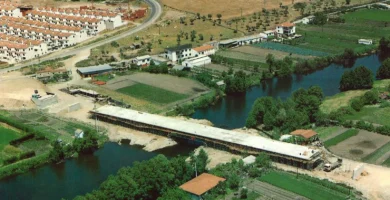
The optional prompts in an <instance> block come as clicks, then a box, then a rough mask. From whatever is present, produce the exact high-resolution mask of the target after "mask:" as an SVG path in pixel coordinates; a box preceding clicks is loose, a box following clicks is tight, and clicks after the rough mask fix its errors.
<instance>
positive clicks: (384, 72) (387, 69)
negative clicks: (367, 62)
mask: <svg viewBox="0 0 390 200" xmlns="http://www.w3.org/2000/svg"><path fill="white" fill-rule="evenodd" d="M376 78H378V79H388V78H390V58H387V59H386V60H385V61H383V63H382V65H381V66H380V67H379V69H378V71H377V72H376Z"/></svg>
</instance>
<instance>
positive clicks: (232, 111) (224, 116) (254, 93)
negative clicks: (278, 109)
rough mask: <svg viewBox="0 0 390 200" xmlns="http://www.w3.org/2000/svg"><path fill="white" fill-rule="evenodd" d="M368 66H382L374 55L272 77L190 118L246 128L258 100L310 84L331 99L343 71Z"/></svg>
mask: <svg viewBox="0 0 390 200" xmlns="http://www.w3.org/2000/svg"><path fill="white" fill-rule="evenodd" d="M362 65H363V66H366V67H368V68H369V69H370V70H371V71H372V72H373V73H374V75H375V74H376V71H377V70H378V68H379V66H380V65H381V60H380V59H379V56H377V55H370V56H366V57H362V58H358V59H357V60H356V62H355V64H354V65H353V67H352V68H345V67H343V66H342V65H336V64H331V65H330V66H329V67H327V68H325V69H322V70H319V71H316V72H314V73H311V74H308V75H292V76H291V77H289V78H273V79H270V80H267V81H266V83H265V84H264V85H263V86H254V87H251V88H249V89H248V90H247V91H246V93H245V94H243V95H241V96H227V97H225V98H223V99H222V100H221V101H219V102H217V103H216V104H215V105H213V106H211V107H207V108H203V109H198V110H196V112H195V113H194V114H193V115H192V118H195V119H207V120H209V121H211V122H212V123H213V124H214V126H217V127H221V128H226V129H235V128H241V127H244V126H245V120H246V118H247V116H248V113H249V112H250V110H251V108H252V105H253V103H254V102H255V100H256V99H257V98H259V97H265V96H272V97H276V98H281V99H286V98H287V97H289V96H290V95H291V93H292V92H294V91H295V90H297V89H299V88H305V89H307V88H309V87H310V86H312V85H317V86H320V87H321V88H322V90H323V92H324V95H325V96H333V95H335V94H337V93H339V92H340V90H339V83H340V79H341V76H342V74H343V73H344V71H346V70H351V69H354V68H356V67H358V66H362Z"/></svg>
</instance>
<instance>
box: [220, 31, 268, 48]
mask: <svg viewBox="0 0 390 200" xmlns="http://www.w3.org/2000/svg"><path fill="white" fill-rule="evenodd" d="M258 42H261V35H260V34H256V35H250V36H245V37H240V38H233V39H229V40H222V41H221V42H219V47H223V48H232V47H236V46H243V45H249V44H253V43H258Z"/></svg>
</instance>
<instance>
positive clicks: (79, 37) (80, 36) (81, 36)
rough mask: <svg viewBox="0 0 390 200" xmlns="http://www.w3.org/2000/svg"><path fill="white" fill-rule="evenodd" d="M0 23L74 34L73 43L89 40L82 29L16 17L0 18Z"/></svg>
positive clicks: (85, 31) (86, 33) (86, 32)
mask: <svg viewBox="0 0 390 200" xmlns="http://www.w3.org/2000/svg"><path fill="white" fill-rule="evenodd" d="M0 21H7V22H14V23H16V24H24V25H28V26H31V27H36V28H43V29H46V30H51V31H58V32H64V33H71V34H74V37H73V38H74V39H73V40H74V42H75V43H80V42H82V41H84V40H86V39H88V38H90V37H89V36H88V31H87V30H86V29H84V28H82V27H75V26H65V25H60V24H50V23H47V22H40V21H34V20H28V19H23V18H16V17H0Z"/></svg>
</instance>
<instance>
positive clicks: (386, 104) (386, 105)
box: [379, 101, 390, 108]
mask: <svg viewBox="0 0 390 200" xmlns="http://www.w3.org/2000/svg"><path fill="white" fill-rule="evenodd" d="M387 107H390V102H388V101H383V102H382V103H381V104H380V105H379V108H387Z"/></svg>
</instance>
